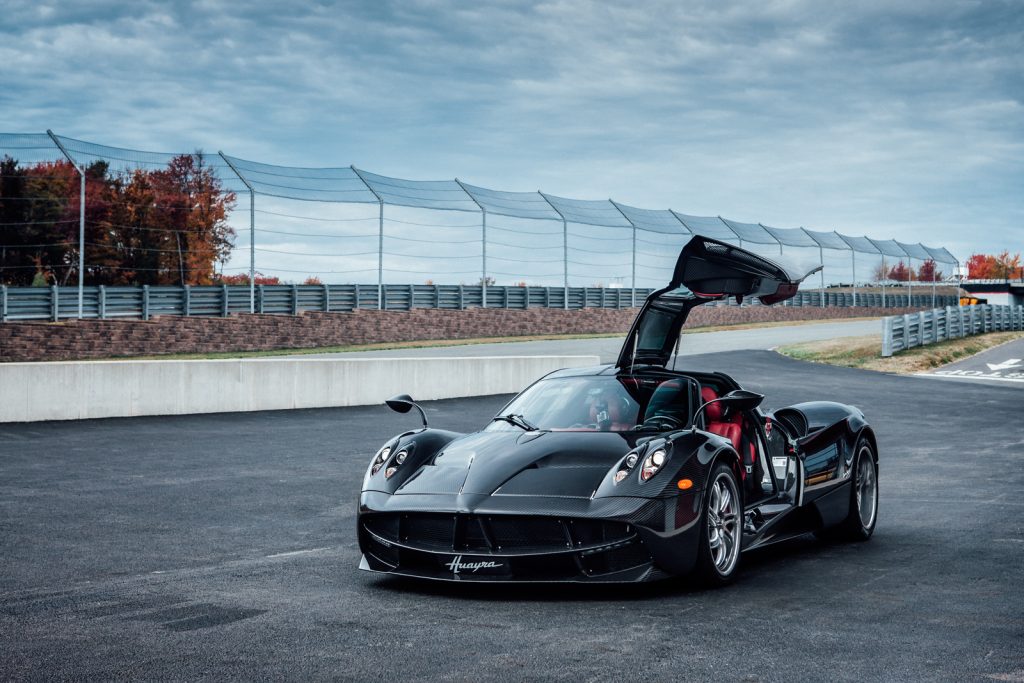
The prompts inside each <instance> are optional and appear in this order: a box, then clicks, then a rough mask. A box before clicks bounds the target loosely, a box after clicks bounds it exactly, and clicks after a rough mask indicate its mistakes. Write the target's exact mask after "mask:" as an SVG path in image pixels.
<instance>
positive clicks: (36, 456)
mask: <svg viewBox="0 0 1024 683" xmlns="http://www.w3.org/2000/svg"><path fill="white" fill-rule="evenodd" d="M683 360H685V365H686V366H687V367H696V368H705V369H706V368H713V367H720V368H724V369H727V370H728V371H729V372H730V373H731V374H733V375H734V376H735V377H736V378H737V379H738V380H739V381H740V382H741V383H743V384H744V385H745V386H747V387H748V388H750V389H753V390H755V391H759V392H763V393H765V394H767V396H768V398H767V401H766V407H767V408H773V407H779V406H782V405H786V404H789V403H792V402H795V401H800V400H809V399H814V398H822V399H839V400H844V401H847V402H850V403H853V404H855V405H858V406H860V407H862V408H863V409H864V411H865V412H866V413H867V416H868V418H869V420H870V421H871V423H872V424H873V425H874V427H875V428H876V430H877V432H878V437H879V440H880V451H881V469H880V485H881V503H880V517H879V522H878V528H877V531H876V533H875V535H874V538H873V539H872V540H871V541H869V542H867V543H861V544H848V545H846V544H838V545H830V544H826V543H823V542H819V541H817V540H815V539H814V538H813V537H810V536H807V537H802V538H800V539H797V540H794V541H791V542H788V543H786V544H783V545H780V546H776V547H773V548H769V549H765V550H763V551H758V552H756V553H754V554H750V555H747V556H745V557H744V560H743V564H744V569H743V571H742V573H741V574H740V576H739V578H738V581H737V582H736V583H734V584H733V585H731V586H729V587H727V588H724V589H720V590H712V591H703V590H696V589H693V588H691V587H689V586H688V585H686V583H685V582H672V583H666V584H660V585H659V584H655V585H649V586H643V587H629V586H625V587H623V586H579V587H574V586H564V585H562V586H555V587H545V586H515V587H508V586H467V585H453V586H447V585H433V584H421V583H415V582H409V581H402V580H398V579H393V578H387V577H378V576H374V575H370V574H367V573H364V572H359V571H357V569H356V567H357V565H358V562H359V553H358V550H357V547H356V538H355V512H356V500H357V494H358V490H359V486H360V481H361V478H362V475H363V472H364V470H365V468H366V466H367V463H368V461H369V458H371V457H372V454H373V453H374V452H375V451H376V449H377V448H378V447H379V446H380V444H381V443H382V442H383V441H384V440H385V439H386V438H387V437H388V436H390V435H392V434H394V433H395V432H397V431H399V430H402V429H405V428H409V427H415V426H416V419H415V417H414V416H412V414H410V415H397V414H396V413H393V412H391V411H389V410H388V409H387V408H385V407H383V406H367V407H361V408H346V409H321V410H296V411H281V412H272V413H245V414H222V415H196V416H180V417H163V418H131V419H110V420H95V421H86V422H67V423H48V424H26V425H0V458H2V460H0V462H2V465H0V470H2V473H3V476H2V477H0V487H2V494H3V495H2V496H0V505H2V506H3V508H2V514H0V544H2V547H3V549H4V552H3V553H2V554H0V652H2V653H3V655H2V656H0V678H3V679H9V678H13V679H22V678H82V679H104V680H109V679H123V678H143V679H164V678H173V679H196V678H208V679H215V680H216V679H255V678H274V679H278V678H280V679H307V678H315V679H323V678H333V679H341V680H380V679H395V680H407V679H414V678H416V679H428V680H473V681H478V680H523V679H547V680H554V679H558V680H573V681H575V680H583V679H595V680H614V679H624V678H629V679H658V680H664V679H669V678H672V679H683V680H709V679H713V680H760V681H788V680H851V681H863V680H886V681H888V680H950V681H961V680H1002V681H1012V680H1022V678H1024V637H1022V634H1024V615H1022V613H1024V609H1022V607H1024V600H1022V598H1021V584H1022V579H1024V570H1022V567H1024V502H1022V501H1021V496H1020V491H1021V489H1022V487H1024V466H1022V465H1024V461H1022V451H1021V442H1020V430H1019V429H1016V428H1015V427H1013V426H1012V425H1016V424H1019V420H1020V400H1019V396H1020V394H1019V392H1018V390H1017V389H1016V388H1015V387H1012V386H1009V385H1006V384H1004V385H1002V386H989V385H983V384H980V383H970V382H964V383H962V384H961V385H959V386H958V387H957V389H956V390H955V391H948V390H945V389H944V390H941V391H937V390H936V388H937V387H936V386H935V384H934V383H930V382H927V381H922V380H921V379H919V378H915V377H897V376H890V375H884V374H879V373H871V372H863V371H858V370H850V369H844V368H835V367H830V366H824V365H811V364H805V363H801V362H798V361H795V360H792V359H789V358H784V357H781V356H778V355H776V354H774V353H771V352H768V351H734V352H727V353H719V354H714V355H706V356H689V357H687V358H685V359H681V360H680V362H681V366H682V365H683ZM506 398H507V397H500V396H494V397H485V398H475V399H457V400H448V401H436V402H431V403H428V404H426V410H427V413H428V415H429V418H430V421H431V423H432V424H433V425H436V426H439V427H446V428H450V429H454V430H459V431H468V430H473V429H477V428H479V427H480V426H481V425H482V424H484V423H485V422H486V421H487V420H488V419H489V418H490V416H491V415H493V414H494V412H495V411H496V410H498V409H499V408H500V407H501V405H502V404H503V402H504V400H505V399H506ZM978 406H984V409H983V410H979V409H977V407H978Z"/></svg>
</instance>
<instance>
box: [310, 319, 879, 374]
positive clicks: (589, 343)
mask: <svg viewBox="0 0 1024 683" xmlns="http://www.w3.org/2000/svg"><path fill="white" fill-rule="evenodd" d="M880 321H881V319H880V318H879V319H878V320H856V321H845V322H826V323H807V324H801V325H789V326H781V327H761V328H756V329H750V330H724V331H719V332H696V333H692V334H684V335H683V342H682V344H681V345H680V348H679V355H680V356H682V355H695V354H701V353H715V352H718V351H742V350H748V349H771V348H774V347H776V346H783V345H785V344H797V343H799V342H805V341H817V340H819V339H834V338H836V337H859V336H863V335H868V334H877V335H879V338H881V334H882V323H881V322H880ZM622 340H623V337H605V338H601V339H559V340H549V341H534V342H508V343H502V344H466V345H463V346H438V347H432V348H425V349H395V350H391V351H359V352H349V353H342V354H310V355H304V356H303V357H304V358H330V357H338V356H340V357H356V358H368V357H384V358H395V357H410V356H411V357H420V358H423V357H436V356H445V357H447V356H460V357H466V356H557V355H596V356H600V357H601V362H602V363H614V362H615V359H616V358H618V356H619V350H620V349H621V348H622Z"/></svg>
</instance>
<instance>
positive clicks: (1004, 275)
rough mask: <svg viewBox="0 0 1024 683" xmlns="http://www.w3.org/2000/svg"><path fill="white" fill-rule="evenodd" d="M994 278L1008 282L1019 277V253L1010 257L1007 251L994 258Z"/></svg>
mask: <svg viewBox="0 0 1024 683" xmlns="http://www.w3.org/2000/svg"><path fill="white" fill-rule="evenodd" d="M995 262H996V265H995V276H996V277H997V278H999V279H1002V280H1009V279H1011V278H1014V277H1021V265H1020V253H1016V254H1013V255H1012V256H1011V255H1010V252H1009V251H1005V250H1004V251H1003V252H1002V253H1001V254H999V255H998V256H996V257H995Z"/></svg>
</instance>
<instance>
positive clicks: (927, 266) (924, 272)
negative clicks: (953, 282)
mask: <svg viewBox="0 0 1024 683" xmlns="http://www.w3.org/2000/svg"><path fill="white" fill-rule="evenodd" d="M917 279H918V280H920V281H921V282H938V281H940V280H942V272H941V271H939V270H937V269H936V267H935V261H934V260H933V259H928V260H927V261H925V262H924V263H922V264H921V267H920V268H919V269H918V271H917Z"/></svg>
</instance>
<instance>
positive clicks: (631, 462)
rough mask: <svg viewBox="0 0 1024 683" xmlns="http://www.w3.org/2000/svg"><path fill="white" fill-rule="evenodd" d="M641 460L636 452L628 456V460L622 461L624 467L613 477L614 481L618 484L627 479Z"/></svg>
mask: <svg viewBox="0 0 1024 683" xmlns="http://www.w3.org/2000/svg"><path fill="white" fill-rule="evenodd" d="M638 460H640V456H639V455H638V454H637V453H636V452H635V451H634V452H632V453H630V454H629V455H627V456H626V459H625V460H623V461H622V465H621V466H620V467H619V471H618V472H616V473H615V476H614V477H612V481H613V482H615V483H616V484H618V483H619V482H620V481H622V480H623V479H625V478H626V477H627V476H628V475H629V473H630V471H631V470H632V469H633V468H634V467H635V466H636V463H637V461H638Z"/></svg>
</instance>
